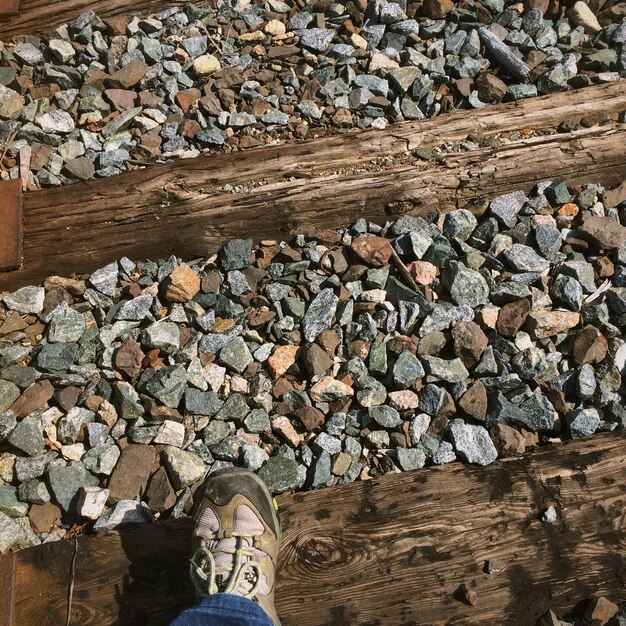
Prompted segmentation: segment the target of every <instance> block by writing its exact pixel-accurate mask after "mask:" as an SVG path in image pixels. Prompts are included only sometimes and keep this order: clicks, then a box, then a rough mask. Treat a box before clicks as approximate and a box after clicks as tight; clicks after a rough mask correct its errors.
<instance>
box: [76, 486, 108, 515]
mask: <svg viewBox="0 0 626 626" xmlns="http://www.w3.org/2000/svg"><path fill="white" fill-rule="evenodd" d="M108 496H109V490H108V489H101V488H100V487H83V488H82V489H81V490H80V492H79V494H78V503H77V505H76V510H77V512H78V514H79V515H80V516H81V517H86V518H87V519H91V520H95V519H98V518H99V517H100V515H102V512H103V511H104V507H105V506H106V503H107V498H108Z"/></svg>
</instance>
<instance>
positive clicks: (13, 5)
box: [0, 0, 20, 19]
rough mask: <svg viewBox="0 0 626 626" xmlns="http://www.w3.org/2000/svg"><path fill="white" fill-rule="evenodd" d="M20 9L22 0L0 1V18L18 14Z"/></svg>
mask: <svg viewBox="0 0 626 626" xmlns="http://www.w3.org/2000/svg"><path fill="white" fill-rule="evenodd" d="M19 11H20V0H2V1H1V2H0V19H6V18H8V17H11V16H13V15H17V14H18V13H19Z"/></svg>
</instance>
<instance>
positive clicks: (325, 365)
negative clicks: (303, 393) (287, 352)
mask: <svg viewBox="0 0 626 626" xmlns="http://www.w3.org/2000/svg"><path fill="white" fill-rule="evenodd" d="M301 360H302V364H303V365H304V367H305V369H306V371H307V372H308V374H309V376H310V377H313V376H317V375H319V374H325V373H326V372H327V371H328V370H329V369H330V368H331V367H332V365H333V360H332V358H331V357H330V356H329V355H328V353H327V352H326V351H325V350H324V349H323V348H322V347H320V346H318V345H317V344H315V343H311V344H307V345H306V346H304V347H303V348H302V356H301Z"/></svg>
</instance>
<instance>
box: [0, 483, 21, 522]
mask: <svg viewBox="0 0 626 626" xmlns="http://www.w3.org/2000/svg"><path fill="white" fill-rule="evenodd" d="M27 511H28V504H27V503H26V502H24V501H20V500H19V499H18V497H17V488H16V487H12V486H11V485H0V513H4V515H8V516H9V517H23V516H24V515H26V512H27Z"/></svg>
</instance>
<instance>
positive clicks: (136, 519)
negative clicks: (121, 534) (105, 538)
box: [93, 500, 155, 532]
mask: <svg viewBox="0 0 626 626" xmlns="http://www.w3.org/2000/svg"><path fill="white" fill-rule="evenodd" d="M154 521H155V520H154V515H152V512H151V511H150V509H149V508H148V506H147V505H146V504H144V503H143V502H137V501H136V500H120V501H119V502H118V503H117V504H116V505H115V506H114V507H111V508H110V509H108V510H106V511H105V512H104V513H103V514H102V515H101V516H100V518H99V519H98V521H97V522H96V523H95V524H94V527H93V529H94V531H95V532H106V531H109V530H113V529H115V528H120V527H121V526H125V525H127V524H149V523H152V522H154Z"/></svg>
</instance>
